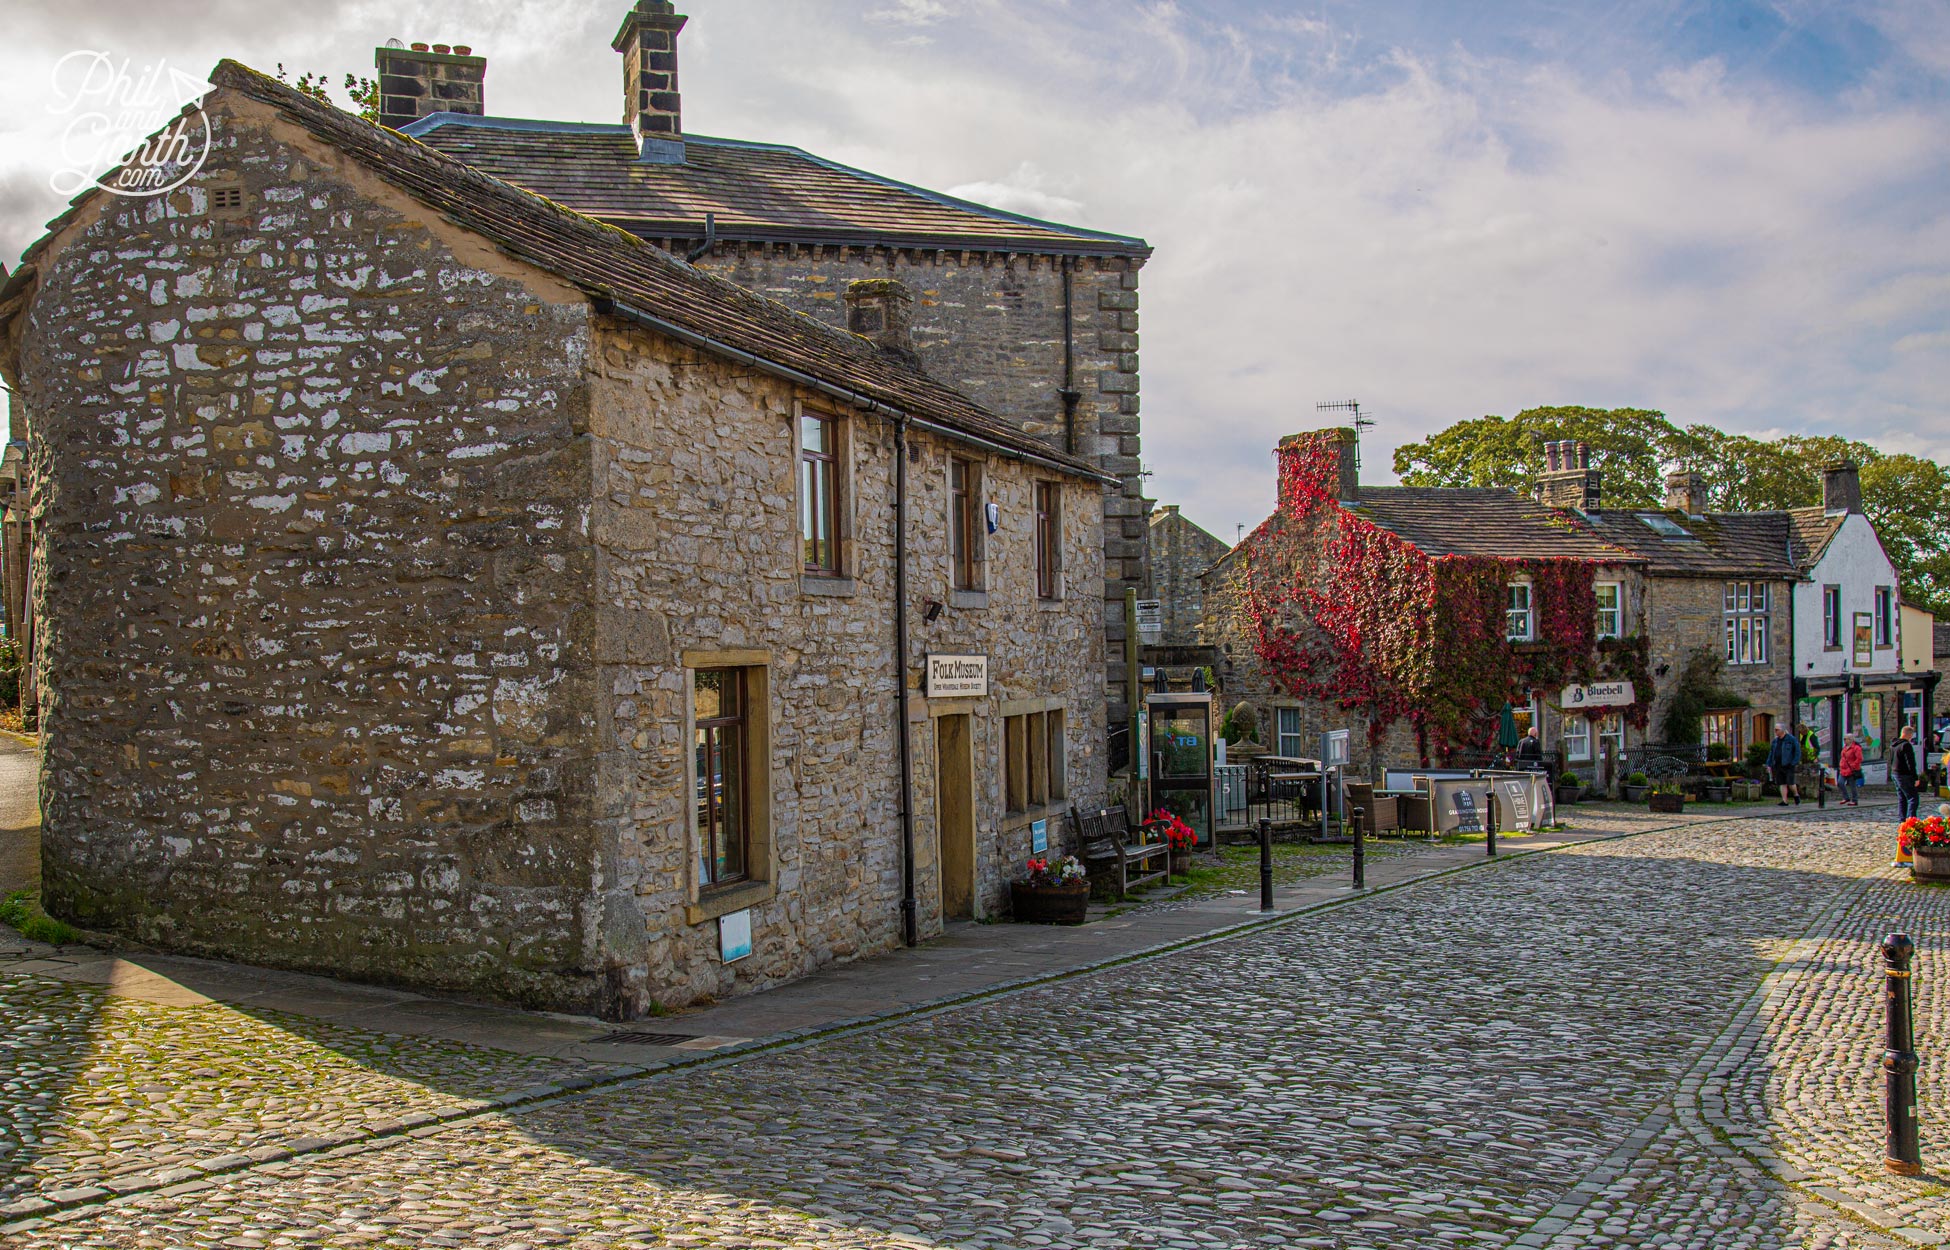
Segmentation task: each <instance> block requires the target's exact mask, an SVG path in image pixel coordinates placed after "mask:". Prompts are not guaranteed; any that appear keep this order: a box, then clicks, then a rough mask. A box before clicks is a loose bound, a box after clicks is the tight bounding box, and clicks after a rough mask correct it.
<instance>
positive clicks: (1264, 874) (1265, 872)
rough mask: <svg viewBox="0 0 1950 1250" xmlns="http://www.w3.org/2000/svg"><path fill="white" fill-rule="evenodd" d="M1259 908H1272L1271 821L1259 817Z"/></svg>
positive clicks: (1263, 909)
mask: <svg viewBox="0 0 1950 1250" xmlns="http://www.w3.org/2000/svg"><path fill="white" fill-rule="evenodd" d="M1259 909H1260V910H1261V911H1264V912H1270V911H1272V910H1273V822H1272V821H1270V820H1268V819H1267V818H1266V817H1264V816H1262V817H1260V818H1259Z"/></svg>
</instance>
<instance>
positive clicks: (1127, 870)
mask: <svg viewBox="0 0 1950 1250" xmlns="http://www.w3.org/2000/svg"><path fill="white" fill-rule="evenodd" d="M1070 825H1071V828H1072V829H1074V830H1075V831H1076V841H1077V858H1078V859H1080V860H1082V861H1083V866H1084V868H1085V869H1086V870H1087V871H1088V872H1089V873H1090V875H1091V877H1092V878H1095V879H1102V880H1104V881H1108V882H1109V883H1111V884H1112V885H1114V886H1115V887H1116V889H1117V898H1118V900H1119V901H1120V902H1121V901H1122V900H1123V898H1124V896H1125V895H1126V894H1127V893H1129V892H1130V891H1131V890H1133V889H1135V888H1137V887H1138V886H1141V885H1149V884H1150V883H1151V882H1153V881H1165V880H1169V873H1170V872H1171V845H1170V844H1169V843H1167V842H1164V841H1158V842H1146V841H1143V827H1142V826H1135V825H1132V824H1131V823H1130V820H1129V818H1128V816H1127V815H1126V814H1125V811H1124V809H1123V808H1122V807H1109V808H1103V809H1101V810H1098V811H1095V812H1079V811H1077V809H1076V808H1074V807H1073V808H1071V809H1070Z"/></svg>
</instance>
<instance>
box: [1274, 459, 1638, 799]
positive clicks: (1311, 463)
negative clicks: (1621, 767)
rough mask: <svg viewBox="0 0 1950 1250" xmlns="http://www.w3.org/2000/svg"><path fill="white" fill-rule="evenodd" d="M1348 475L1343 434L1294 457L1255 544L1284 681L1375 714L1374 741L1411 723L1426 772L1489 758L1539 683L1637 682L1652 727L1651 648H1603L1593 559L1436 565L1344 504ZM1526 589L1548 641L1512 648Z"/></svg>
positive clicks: (1634, 710)
mask: <svg viewBox="0 0 1950 1250" xmlns="http://www.w3.org/2000/svg"><path fill="white" fill-rule="evenodd" d="M1339 472H1340V449H1339V447H1338V445H1337V444H1336V443H1335V442H1334V441H1333V439H1332V438H1318V439H1314V440H1308V441H1305V442H1294V443H1290V444H1287V445H1286V446H1283V447H1282V448H1281V456H1280V506H1279V510H1278V511H1277V512H1275V513H1274V515H1273V516H1272V517H1270V518H1269V519H1268V520H1267V521H1266V522H1265V523H1264V524H1262V525H1261V526H1260V527H1259V528H1258V529H1257V530H1255V531H1254V532H1253V533H1252V535H1251V536H1249V537H1248V538H1247V539H1246V540H1245V543H1244V544H1243V547H1244V549H1243V551H1242V555H1243V556H1244V557H1245V559H1244V562H1243V565H1242V568H1243V592H1244V593H1243V596H1242V599H1243V607H1244V611H1245V616H1246V618H1247V621H1248V622H1249V625H1250V628H1251V631H1252V638H1253V644H1254V650H1255V653H1256V654H1257V655H1258V657H1259V661H1260V663H1261V665H1262V666H1263V667H1264V668H1265V670H1266V672H1267V674H1268V675H1269V676H1270V677H1271V678H1272V680H1273V681H1274V683H1275V684H1276V685H1277V686H1279V687H1280V688H1281V689H1283V690H1285V691H1287V692H1288V693H1290V694H1292V695H1294V696H1295V697H1298V698H1306V699H1318V700H1321V701H1324V702H1327V703H1330V704H1332V705H1334V706H1336V707H1338V708H1340V709H1342V710H1344V711H1347V712H1350V713H1353V714H1355V715H1356V716H1359V717H1361V718H1363V719H1365V720H1366V721H1367V722H1368V727H1369V737H1370V741H1371V742H1379V741H1380V739H1381V737H1382V735H1383V734H1384V733H1386V732H1387V730H1388V729H1389V728H1390V727H1391V726H1393V725H1395V724H1397V723H1406V724H1407V725H1409V726H1411V727H1412V728H1413V730H1414V731H1415V735H1416V738H1417V741H1418V743H1420V744H1421V752H1422V756H1423V761H1424V763H1427V762H1429V758H1430V756H1431V755H1435V756H1440V757H1443V758H1447V757H1449V756H1450V755H1451V754H1452V753H1453V752H1455V751H1457V750H1462V749H1468V748H1477V749H1480V748H1481V747H1483V746H1484V745H1485V744H1486V743H1487V742H1489V741H1490V740H1491V738H1492V737H1493V736H1494V734H1495V728H1496V721H1497V718H1498V716H1499V715H1500V713H1501V711H1502V708H1503V704H1504V701H1505V700H1511V701H1519V700H1521V699H1522V698H1523V697H1524V692H1525V691H1526V690H1528V689H1530V688H1532V687H1538V688H1543V689H1555V688H1557V687H1560V686H1563V685H1567V684H1571V683H1574V682H1576V683H1583V682H1591V681H1595V680H1601V679H1606V678H1628V679H1630V680H1632V681H1633V682H1634V683H1635V685H1636V692H1637V697H1638V702H1637V703H1636V704H1634V705H1633V706H1632V707H1630V708H1627V709H1625V712H1626V716H1627V718H1628V719H1629V720H1630V721H1631V723H1632V724H1634V725H1636V726H1639V727H1641V728H1643V727H1644V724H1645V709H1646V708H1647V707H1648V706H1649V705H1650V703H1651V698H1652V683H1651V676H1650V674H1649V673H1648V672H1646V655H1647V649H1646V646H1645V640H1644V639H1643V638H1623V639H1599V638H1597V637H1596V628H1597V625H1596V622H1597V598H1596V591H1595V579H1594V574H1595V572H1596V568H1595V566H1594V565H1593V564H1592V563H1590V562H1589V561H1584V560H1569V559H1566V560H1539V559H1511V560H1505V559H1498V558H1495V557H1490V556H1453V555H1452V556H1429V555H1427V554H1425V553H1424V552H1422V551H1421V550H1420V549H1419V548H1417V547H1415V546H1413V545H1412V544H1410V543H1408V542H1407V541H1405V540H1403V539H1402V538H1400V537H1399V536H1397V535H1396V534H1394V533H1392V532H1390V531H1388V530H1385V529H1382V528H1381V527H1380V526H1377V525H1375V524H1373V523H1372V522H1370V521H1367V520H1365V519H1363V518H1362V517H1360V516H1358V515H1356V514H1354V513H1352V512H1349V511H1347V510H1345V509H1342V508H1340V507H1337V506H1335V505H1334V503H1333V502H1332V501H1333V499H1334V492H1335V487H1336V485H1337V481H1338V476H1339ZM1519 579H1523V580H1528V581H1529V583H1530V586H1531V597H1530V606H1531V612H1532V614H1533V620H1534V627H1533V631H1532V632H1533V635H1534V637H1535V638H1536V639H1537V641H1535V642H1518V643H1512V642H1510V641H1508V639H1507V637H1506V634H1507V616H1506V611H1507V608H1508V587H1509V585H1510V583H1511V582H1513V581H1516V580H1519ZM1603 714H1604V712H1603V711H1599V712H1594V713H1591V715H1593V716H1600V715H1603Z"/></svg>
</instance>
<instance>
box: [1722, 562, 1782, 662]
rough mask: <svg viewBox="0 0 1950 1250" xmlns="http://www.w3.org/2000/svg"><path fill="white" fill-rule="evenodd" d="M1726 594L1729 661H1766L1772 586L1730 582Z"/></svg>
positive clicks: (1758, 583)
mask: <svg viewBox="0 0 1950 1250" xmlns="http://www.w3.org/2000/svg"><path fill="white" fill-rule="evenodd" d="M1723 593H1724V605H1725V615H1726V641H1727V646H1726V661H1727V663H1729V664H1765V663H1767V662H1768V659H1769V652H1768V629H1769V626H1770V623H1771V621H1772V619H1773V618H1772V609H1773V606H1774V605H1773V587H1771V586H1770V585H1769V584H1768V583H1766V582H1728V583H1726V587H1725V590H1724V592H1723Z"/></svg>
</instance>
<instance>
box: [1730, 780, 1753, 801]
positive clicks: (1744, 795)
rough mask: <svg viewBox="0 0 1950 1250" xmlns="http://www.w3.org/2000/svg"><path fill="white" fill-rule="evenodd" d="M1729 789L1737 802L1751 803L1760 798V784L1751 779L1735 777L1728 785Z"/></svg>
mask: <svg viewBox="0 0 1950 1250" xmlns="http://www.w3.org/2000/svg"><path fill="white" fill-rule="evenodd" d="M1727 789H1728V790H1729V791H1731V792H1732V794H1733V797H1734V799H1735V800H1736V801H1738V802H1742V803H1751V802H1753V801H1754V800H1755V799H1757V798H1759V797H1760V782H1758V781H1755V780H1754V779H1753V778H1751V777H1735V778H1734V779H1733V780H1731V781H1729V782H1728V783H1727Z"/></svg>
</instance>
